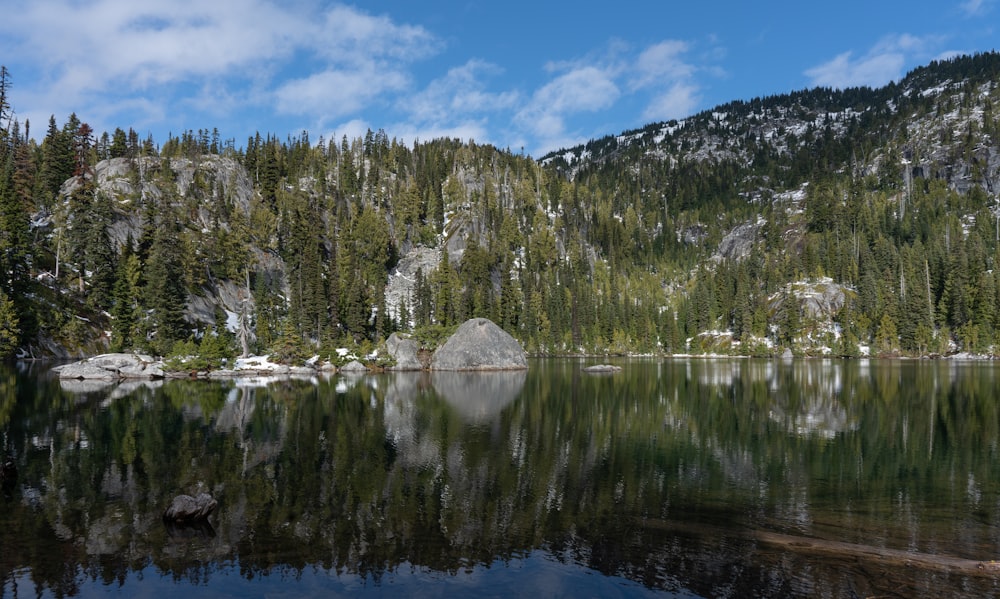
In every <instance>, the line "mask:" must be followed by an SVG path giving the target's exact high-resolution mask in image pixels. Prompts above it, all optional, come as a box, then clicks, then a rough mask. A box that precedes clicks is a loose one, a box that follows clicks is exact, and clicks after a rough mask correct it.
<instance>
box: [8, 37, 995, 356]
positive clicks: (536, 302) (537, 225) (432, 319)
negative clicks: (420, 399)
mask: <svg viewBox="0 0 1000 599" xmlns="http://www.w3.org/2000/svg"><path fill="white" fill-rule="evenodd" d="M998 81H1000V55H997V54H996V53H989V54H980V55H976V56H966V57H958V58H955V59H952V60H949V61H942V62H936V63H932V64H930V65H928V66H926V67H923V68H921V69H917V70H916V71H914V72H912V73H910V74H909V75H908V76H907V77H906V78H904V79H903V80H902V81H900V82H899V83H895V84H892V85H889V86H887V87H885V88H881V89H866V88H859V89H851V90H843V91H839V90H829V89H815V90H807V91H801V92H795V93H791V94H784V95H778V96H772V97H768V98H758V99H754V100H750V101H734V102H731V103H729V104H726V105H723V106H719V107H716V108H714V109H712V110H708V111H705V112H703V113H700V114H697V115H694V116H692V117H690V118H689V119H685V120H683V121H676V122H668V123H657V124H652V125H649V126H647V127H644V128H643V129H641V130H636V131H630V132H625V133H623V134H621V135H616V136H609V137H606V138H602V139H600V140H594V141H592V142H589V143H588V144H585V145H582V146H579V147H576V148H570V149H566V150H561V151H559V152H555V153H553V154H550V155H548V156H545V157H543V158H542V159H540V160H539V161H534V160H532V159H530V158H527V157H524V156H519V155H513V154H511V153H510V152H507V151H501V150H498V149H496V148H493V147H491V146H480V145H476V144H474V143H471V142H470V143H463V142H460V141H456V140H447V139H441V140H434V141H431V142H424V143H419V144H415V145H413V146H412V147H408V146H406V145H404V144H402V143H400V142H399V141H397V140H395V139H390V138H389V137H388V136H387V135H386V134H385V133H384V132H382V131H379V132H369V133H368V135H366V136H365V137H364V138H358V139H355V140H348V139H346V138H344V139H342V140H339V141H338V140H331V141H329V142H324V141H322V140H320V142H319V143H315V144H314V143H311V142H310V140H309V139H308V137H307V136H303V137H301V138H289V139H288V140H286V141H284V142H280V141H278V140H277V139H275V138H271V137H261V136H260V135H257V136H255V137H253V138H250V139H249V140H247V144H246V146H245V147H244V148H242V149H239V150H237V149H235V144H233V143H227V144H219V143H217V142H215V141H214V140H213V141H210V140H209V138H208V136H207V135H205V134H204V132H203V131H202V132H199V133H198V134H195V133H192V132H188V133H185V134H184V135H182V136H181V138H171V139H169V140H167V141H166V142H165V143H164V144H163V145H162V146H161V147H159V148H157V147H156V146H155V144H154V143H153V142H152V140H146V141H144V142H139V140H138V138H137V136H135V135H134V133H133V132H129V133H125V132H122V131H121V130H118V131H116V132H115V133H114V134H113V135H109V134H105V135H104V136H102V137H101V138H100V139H98V140H94V139H93V137H92V136H90V137H88V136H87V135H85V133H86V129H85V128H86V125H85V123H81V122H80V121H79V120H78V119H76V117H75V116H71V118H70V120H69V121H68V122H67V123H66V125H64V127H63V128H62V129H61V130H60V129H59V128H57V127H56V125H55V122H54V120H53V122H51V123H50V127H49V131H48V133H47V135H46V138H45V140H44V141H43V142H42V144H40V145H37V144H35V143H34V142H32V141H29V140H27V139H25V138H24V137H22V136H20V134H19V133H18V129H17V127H16V126H15V127H11V128H9V129H8V130H11V131H12V132H13V133H12V134H11V135H10V136H9V137H7V138H5V144H4V154H3V156H2V158H3V164H6V165H7V167H6V170H5V171H4V172H5V173H6V174H5V175H4V177H3V181H2V183H3V185H2V186H0V190H6V191H4V195H0V198H3V206H5V211H4V214H5V216H4V218H5V219H6V220H5V223H7V224H10V223H13V224H14V225H17V227H21V228H20V229H17V227H12V228H10V229H6V230H15V229H17V230H25V231H30V238H31V239H32V240H33V241H32V242H31V243H30V244H29V243H26V242H25V241H16V240H14V238H12V237H10V236H8V237H7V238H5V239H11V240H12V241H10V242H8V245H9V246H10V247H11V248H15V249H17V250H18V251H12V252H8V253H7V254H3V255H5V256H10V258H5V262H4V263H3V264H2V266H3V268H4V272H6V273H7V277H6V283H5V284H4V285H3V289H2V290H3V293H4V294H5V295H6V296H7V297H9V298H12V299H13V301H14V303H15V304H16V306H17V308H18V311H17V321H18V324H19V325H21V326H20V328H21V329H22V335H21V338H20V342H19V343H20V346H21V347H22V348H24V349H26V350H27V349H29V348H30V349H32V351H34V352H43V353H46V352H56V353H58V352H69V353H92V352H94V351H97V350H99V349H101V348H105V347H115V348H117V349H128V348H139V349H144V350H148V351H154V352H157V353H162V354H166V353H171V352H174V351H182V350H183V351H191V349H192V345H191V344H192V343H193V344H195V345H197V344H198V343H202V342H204V340H205V339H206V338H207V339H216V338H223V340H224V341H225V343H224V344H225V345H227V346H228V347H229V348H230V351H232V352H236V351H253V352H272V353H275V354H276V355H279V356H281V357H284V358H286V359H289V360H295V359H299V358H302V357H307V356H309V355H313V354H316V353H319V354H321V355H329V354H332V353H333V350H334V348H336V347H337V346H340V345H343V344H356V345H358V346H359V347H365V346H370V345H371V344H372V343H375V342H377V341H378V340H380V339H384V338H385V337H386V336H387V335H388V334H389V333H390V332H391V331H393V330H414V329H416V330H418V332H419V331H431V330H435V329H436V328H439V327H448V326H452V325H454V324H457V323H458V322H461V321H462V320H464V319H466V318H469V317H472V316H485V317H489V318H491V319H493V320H494V321H496V322H497V323H499V324H501V326H503V327H504V328H505V329H506V330H508V331H510V332H511V333H513V334H514V335H515V336H517V337H518V338H519V339H520V340H521V341H522V342H523V343H524V344H525V345H526V346H527V347H528V348H529V349H530V350H531V351H535V352H544V353H563V352H627V353H637V352H638V353H656V352H665V353H678V352H681V353H684V352H689V353H690V352H693V353H698V352H703V351H710V352H716V351H726V352H736V353H755V354H756V353H763V354H777V353H781V352H783V351H784V350H785V349H790V350H792V351H793V352H802V353H827V352H832V353H837V354H845V355H854V354H858V353H863V352H865V351H872V352H881V353H900V352H901V353H913V354H921V353H932V352H945V351H953V350H955V349H956V348H958V349H962V350H967V351H975V352H991V351H995V346H996V347H1000V345H995V343H994V338H1000V310H998V309H997V306H998V304H1000V300H998V296H1000V282H998V281H996V280H995V275H994V272H995V271H996V269H995V266H996V264H995V263H996V257H997V256H998V255H1000V251H998V250H1000V246H998V241H997V238H998V234H997V233H998V231H1000V228H998V227H997V224H998V223H1000V220H998V214H1000V213H998V211H997V209H996V204H997V199H996V191H997V185H998V183H1000V179H998V173H1000V158H998V152H1000V146H998V139H1000V138H998V131H1000V124H998V119H997V115H996V114H995V113H994V109H993V106H994V105H995V104H996V102H997V101H998V100H1000V97H998V96H1000V92H998V90H997V82H998ZM81 131H82V132H83V133H81ZM59 173H75V174H73V175H72V176H71V177H70V178H69V180H68V181H65V183H63V179H61V178H59ZM54 182H58V183H63V184H62V185H59V184H57V183H54ZM29 215H31V218H30V219H29ZM29 221H30V223H32V225H31V228H30V229H29V227H28V223H29ZM19 223H21V224H19ZM22 238H23V239H27V237H26V236H22V237H21V238H18V239H22ZM817 298H819V299H817ZM0 299H2V298H0ZM227 331H228V332H227ZM237 338H238V339H239V342H237ZM195 349H197V348H196V347H195Z"/></svg>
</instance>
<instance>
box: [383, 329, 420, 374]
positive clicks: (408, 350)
mask: <svg viewBox="0 0 1000 599" xmlns="http://www.w3.org/2000/svg"><path fill="white" fill-rule="evenodd" d="M385 349H386V351H387V352H389V355H390V356H392V359H393V360H395V361H396V364H395V366H390V367H389V368H388V370H423V369H424V365H423V364H422V363H421V362H420V357H419V352H420V344H419V343H417V342H416V340H415V339H412V338H410V336H409V335H401V334H399V333H393V334H392V335H389V338H388V339H386V341H385Z"/></svg>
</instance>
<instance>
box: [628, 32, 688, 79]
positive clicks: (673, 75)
mask: <svg viewBox="0 0 1000 599" xmlns="http://www.w3.org/2000/svg"><path fill="white" fill-rule="evenodd" d="M687 51H688V44H687V42H682V41H679V40H667V41H663V42H660V43H658V44H655V45H653V46H650V47H649V48H646V49H645V50H644V51H643V52H642V53H641V54H639V57H638V59H637V60H636V63H635V76H634V78H633V80H632V82H631V84H630V86H631V87H632V89H642V88H646V87H649V86H653V85H657V84H660V85H663V84H666V85H674V84H676V81H677V80H679V79H689V78H690V77H691V76H692V75H693V74H694V71H695V69H694V67H693V66H692V65H690V64H688V63H686V62H684V60H682V55H683V54H684V53H685V52H687Z"/></svg>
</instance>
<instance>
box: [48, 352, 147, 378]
mask: <svg viewBox="0 0 1000 599" xmlns="http://www.w3.org/2000/svg"><path fill="white" fill-rule="evenodd" d="M52 370H53V371H55V372H57V373H58V374H59V378H60V379H64V380H70V379H83V380H103V381H115V380H121V379H152V378H163V376H164V373H163V363H162V362H158V361H156V360H154V359H153V358H152V357H150V356H146V355H142V354H102V355H100V356H94V357H93V358H87V359H86V360H80V361H79V362H74V363H72V364H66V365H63V366H57V367H56V368H53V369H52Z"/></svg>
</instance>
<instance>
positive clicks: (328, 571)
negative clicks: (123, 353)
mask: <svg viewBox="0 0 1000 599" xmlns="http://www.w3.org/2000/svg"><path fill="white" fill-rule="evenodd" d="M620 364H621V365H622V366H623V367H624V370H623V371H622V372H620V373H617V374H613V375H588V374H585V373H582V372H581V371H580V368H581V366H582V365H584V363H583V362H578V361H570V360H553V361H535V362H532V363H531V368H530V369H529V371H527V372H519V373H483V374H455V373H437V374H433V375H431V374H426V373H413V374H402V373H401V374H385V375H371V376H358V377H342V376H334V377H331V378H329V379H317V380H276V381H267V380H243V381H225V382H207V381H171V382H166V383H160V382H157V383H146V384H131V383H130V384H122V385H115V386H107V387H102V386H101V385H93V384H89V383H88V384H84V383H72V384H68V385H65V384H60V382H59V381H57V380H54V379H53V378H52V377H51V376H49V375H48V374H47V372H46V369H45V368H44V367H39V366H37V365H35V366H33V367H31V368H30V369H29V368H27V367H25V368H21V369H12V368H6V367H0V442H2V450H3V452H4V453H5V454H7V455H9V456H10V457H11V458H12V459H13V460H14V462H15V463H16V466H17V470H18V473H17V478H16V480H15V481H10V480H5V481H4V485H3V494H2V496H0V599H3V598H7V597H35V596H42V597H65V596H80V597H92V596H107V595H114V596H130V597H131V596H149V597H183V596H189V595H192V594H193V595H197V596H213V597H214V596H221V597H226V596H231V597H263V596H267V597H302V596H316V597H330V596H359V595H360V596H383V595H399V596H417V597H440V596H449V597H450V596H476V597H494V596H498V597H499V596H512V595H524V594H528V593H531V594H533V595H535V596H537V597H643V596H668V597H755V596H756V597H786V596H787V597H854V596H857V597H869V596H878V597H982V596H989V595H994V594H997V593H1000V582H998V581H1000V571H998V572H997V573H994V572H993V570H992V567H993V565H992V564H989V563H988V562H989V561H991V560H995V559H1000V459H998V458H1000V456H998V452H1000V387H998V383H1000V368H998V366H996V365H994V364H991V363H958V362H927V361H922V362H916V361H914V362H896V361H887V362H880V361H870V362H868V361H788V362H783V361H754V360H666V361H660V360H634V361H626V362H621V363H620ZM199 490H204V491H208V492H211V493H212V494H213V495H214V496H215V497H216V499H218V501H219V508H218V510H217V511H216V513H214V514H213V515H212V517H211V518H210V524H209V525H206V526H201V527H194V528H175V527H167V526H165V525H164V523H163V522H162V521H161V519H160V514H161V513H162V511H163V509H164V507H165V506H166V504H167V503H168V502H169V501H170V499H171V498H172V497H173V496H174V495H176V494H178V493H180V492H189V493H193V492H197V491H199ZM963 560H967V561H963ZM979 561H982V562H987V563H985V564H983V565H981V566H980V565H978V564H977V563H976V562H979Z"/></svg>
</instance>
